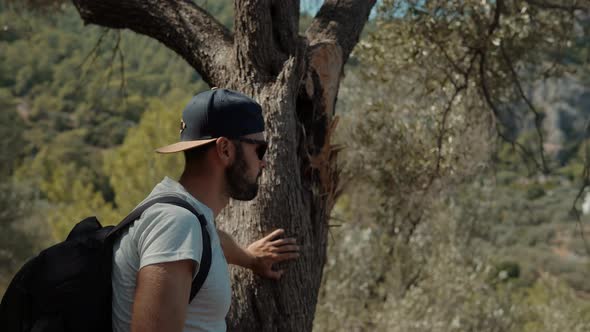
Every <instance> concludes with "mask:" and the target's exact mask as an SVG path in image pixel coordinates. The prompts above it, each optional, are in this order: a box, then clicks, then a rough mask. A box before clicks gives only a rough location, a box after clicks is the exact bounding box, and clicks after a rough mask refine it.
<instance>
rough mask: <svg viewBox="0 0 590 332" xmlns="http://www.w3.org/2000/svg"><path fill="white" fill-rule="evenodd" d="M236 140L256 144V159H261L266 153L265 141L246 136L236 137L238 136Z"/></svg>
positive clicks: (266, 143)
mask: <svg viewBox="0 0 590 332" xmlns="http://www.w3.org/2000/svg"><path fill="white" fill-rule="evenodd" d="M236 140H237V141H240V142H244V143H248V144H256V145H258V146H257V147H256V154H257V155H258V159H260V160H262V158H264V154H265V153H266V150H267V149H268V142H267V141H263V140H259V139H253V138H246V137H238V138H236Z"/></svg>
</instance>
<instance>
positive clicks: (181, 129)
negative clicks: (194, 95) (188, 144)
mask: <svg viewBox="0 0 590 332" xmlns="http://www.w3.org/2000/svg"><path fill="white" fill-rule="evenodd" d="M185 129H186V123H184V120H183V119H180V133H181V134H182V132H183V131H184V130H185Z"/></svg>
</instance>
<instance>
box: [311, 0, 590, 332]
mask: <svg viewBox="0 0 590 332" xmlns="http://www.w3.org/2000/svg"><path fill="white" fill-rule="evenodd" d="M497 3H498V2H494V1H492V2H490V1H427V2H424V1H404V2H402V1H384V2H383V6H382V8H381V11H380V14H379V16H378V19H377V20H376V22H375V25H376V29H374V30H372V31H371V32H369V33H368V34H367V36H366V38H365V39H364V40H362V41H361V43H360V44H359V45H358V46H357V48H356V49H355V52H354V57H355V58H356V60H357V62H356V66H354V67H352V66H351V67H348V68H347V69H348V70H347V75H346V76H345V78H344V81H343V84H342V86H341V89H340V94H339V113H340V115H341V118H342V119H341V120H342V121H341V122H340V123H342V124H343V126H342V127H341V128H340V129H341V131H340V132H339V133H338V135H339V136H338V139H339V143H341V144H343V145H344V146H345V147H346V148H347V149H346V150H344V152H343V153H342V154H341V162H342V163H343V164H344V170H343V176H342V177H343V179H344V181H346V182H345V185H346V188H345V190H344V194H343V196H342V197H341V200H340V201H338V202H337V204H336V207H335V209H334V211H333V216H334V219H336V220H341V221H342V220H343V221H342V222H343V224H342V225H341V227H339V228H335V229H334V231H333V238H332V241H331V242H330V247H329V248H330V249H329V250H330V251H329V254H328V263H327V265H326V268H325V270H324V283H323V288H322V291H321V296H320V300H319V304H318V310H317V312H316V321H315V322H314V324H315V326H314V328H315V329H317V330H321V331H324V330H327V331H340V330H383V331H385V330H386V331H523V330H525V329H529V328H530V330H531V331H532V330H536V331H564V330H584V329H585V328H587V323H588V321H590V316H588V315H587V313H585V312H579V311H578V313H580V314H581V315H582V317H583V318H581V319H576V320H574V321H568V317H569V314H568V311H570V310H571V309H572V307H569V306H568V305H565V304H564V305H563V306H562V307H559V306H558V305H554V304H551V301H552V300H547V299H546V300H547V301H545V302H543V303H539V305H538V306H531V305H530V304H529V303H528V302H527V301H528V300H527V299H528V298H529V294H530V293H534V292H541V291H542V292H552V293H553V294H555V296H562V295H563V297H561V298H560V300H559V301H555V302H556V303H557V302H559V303H563V302H561V301H564V302H565V301H567V300H566V299H571V298H570V297H569V296H570V295H571V296H574V290H575V291H577V292H586V291H587V290H586V288H587V287H585V286H584V285H582V282H581V281H582V280H588V277H590V274H589V273H590V270H588V262H589V260H588V254H587V253H585V252H584V250H583V249H582V248H581V246H580V244H579V243H577V242H576V241H574V240H573V239H575V238H576V235H575V233H572V231H573V230H575V227H576V225H575V224H574V223H572V221H573V220H572V218H571V216H570V215H569V210H570V208H571V204H572V201H573V199H574V198H575V195H576V192H577V188H575V187H574V186H573V183H572V182H571V180H576V179H579V176H580V174H581V172H579V171H578V170H579V168H576V171H577V172H578V173H574V174H572V175H571V176H570V179H567V178H566V177H563V176H561V175H560V174H554V175H543V176H541V175H540V176H531V175H532V174H535V171H536V169H537V168H540V163H541V157H540V154H539V152H540V146H539V136H538V132H537V131H536V129H534V127H533V124H534V119H533V118H534V115H533V114H532V113H531V110H530V107H528V106H527V105H526V102H525V101H524V100H523V98H522V95H521V94H520V93H519V89H518V87H519V85H520V86H522V87H524V89H525V91H529V90H528V89H532V88H533V86H534V84H535V81H536V80H537V79H538V78H539V77H542V75H541V74H542V73H545V74H546V75H547V76H544V78H547V77H557V76H559V75H561V74H563V73H564V71H567V70H569V69H572V67H569V66H570V65H572V63H571V62H568V61H566V60H564V59H565V58H567V56H566V57H565V58H564V57H563V54H566V53H568V52H570V51H571V52H577V50H579V49H582V48H584V47H585V46H581V47H580V46H579V45H583V43H582V44H579V42H580V41H579V40H578V37H577V35H576V33H575V32H574V29H573V27H574V25H575V24H578V23H579V22H577V19H576V18H574V17H572V16H568V14H567V13H566V12H565V11H562V12H560V11H558V10H557V11H552V10H548V9H542V8H540V7H538V6H531V5H530V4H529V3H530V2H527V1H510V2H502V3H503V4H504V6H503V8H502V10H501V11H500V12H498V13H499V14H500V20H499V21H497V23H494V21H495V20H494V11H495V6H496V4H497ZM583 26H587V23H586V25H583ZM574 41H575V42H574ZM570 42H571V44H570ZM568 45H569V46H568ZM571 45H574V46H573V47H574V49H571V48H568V47H570V46H571ZM576 45H578V46H576ZM586 45H587V44H586ZM576 47H577V48H576ZM555 51H559V52H561V53H560V55H559V56H557V53H556V52H555ZM575 66H580V63H578V64H577V65H575ZM511 67H513V68H516V69H515V72H516V73H517V75H518V80H516V79H515V75H514V72H513V71H512V69H513V68H511ZM568 68H569V69H568ZM575 68H583V67H581V66H580V67H575ZM548 69H549V70H548ZM584 70H586V69H582V71H584ZM584 79H585V78H584V74H579V75H578V76H577V77H576V80H578V81H582V80H584ZM527 93H528V92H527ZM568 102H569V101H568ZM491 111H493V112H491ZM544 111H545V110H539V114H540V117H541V118H543V117H546V116H547V114H546V113H545V112H544ZM490 113H492V114H493V117H491V116H490ZM581 113H582V112H579V113H577V114H578V115H579V116H578V119H585V117H583V116H582V115H581ZM531 128H533V129H531ZM490 129H498V130H499V132H500V133H501V134H502V135H503V136H504V137H505V138H507V139H510V140H514V143H515V144H507V143H504V142H502V141H498V140H497V139H496V138H495V137H494V136H495V133H493V132H492V131H491V130H490ZM574 136H575V135H574ZM565 137H566V139H572V137H573V136H568V135H565ZM568 143H569V142H568ZM572 144H575V146H574V145H572V146H571V147H568V149H569V150H568V151H570V152H569V154H570V155H569V156H568V157H563V156H554V155H551V154H548V155H546V156H545V157H546V158H547V160H546V162H547V165H548V166H549V167H559V166H560V165H562V164H560V163H564V162H565V164H566V165H567V163H568V162H570V161H572V160H573V159H574V158H573V157H572V156H573V155H575V153H573V151H575V149H576V148H577V146H578V144H579V143H573V142H572ZM523 148H524V149H525V150H527V152H528V153H523ZM494 152H495V153H494ZM523 156H524V158H523ZM490 157H492V158H490ZM580 164H582V165H583V163H580V161H578V166H579V165H580ZM578 166H576V167H578ZM566 167H567V166H566ZM564 171H565V169H564ZM572 173H573V172H572ZM527 176H530V177H527ZM576 248H577V249H576ZM576 250H577V251H576ZM547 273H551V275H552V276H555V278H557V279H558V280H559V282H560V283H561V284H560V285H561V286H559V287H557V286H555V285H553V284H547V283H545V281H544V280H545V279H544V277H541V279H539V278H540V276H543V275H545V274H547ZM539 285H541V286H539ZM556 287H557V289H560V290H556ZM568 294H569V295H568ZM584 294H586V293H584ZM572 303H575V304H572V305H574V306H586V305H587V301H585V300H583V299H580V298H576V299H575V301H572ZM547 306H550V307H551V308H552V309H551V310H553V311H554V312H553V314H552V319H553V320H555V322H552V323H551V324H549V322H542V323H541V325H539V324H537V323H538V322H541V321H542V320H541V319H539V318H538V316H537V315H542V314H544V313H543V312H544V310H546V309H545V308H546V307H547ZM531 324H532V325H531ZM535 324H537V325H535ZM531 326H535V327H537V329H533V328H532V327H531ZM557 327H563V328H557ZM566 327H567V328H566Z"/></svg>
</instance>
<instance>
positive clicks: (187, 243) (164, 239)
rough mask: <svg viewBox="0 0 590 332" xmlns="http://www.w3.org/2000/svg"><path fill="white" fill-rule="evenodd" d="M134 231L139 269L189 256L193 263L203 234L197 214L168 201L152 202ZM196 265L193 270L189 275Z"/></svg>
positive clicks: (198, 259)
mask: <svg viewBox="0 0 590 332" xmlns="http://www.w3.org/2000/svg"><path fill="white" fill-rule="evenodd" d="M139 222H140V223H139V225H138V226H139V227H138V229H137V231H136V233H135V240H136V241H137V248H138V254H139V268H140V269H141V268H142V267H144V266H147V265H152V264H158V263H167V262H174V261H179V260H185V259H191V260H193V261H195V262H196V263H197V264H198V263H200V261H201V254H202V252H203V238H202V236H203V234H202V232H201V225H200V224H199V221H198V219H197V217H196V216H195V215H194V214H192V213H191V212H190V211H188V210H186V209H183V208H181V207H178V206H174V205H170V204H155V205H154V206H152V207H151V208H149V209H148V210H146V211H145V212H144V214H143V215H142V217H141V219H140V220H139ZM197 271H198V268H197V269H195V272H194V274H193V277H194V276H195V275H196V273H197Z"/></svg>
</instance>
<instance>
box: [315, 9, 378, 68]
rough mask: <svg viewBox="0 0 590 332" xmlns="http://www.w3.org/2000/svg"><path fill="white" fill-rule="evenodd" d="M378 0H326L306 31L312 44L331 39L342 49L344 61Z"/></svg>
mask: <svg viewBox="0 0 590 332" xmlns="http://www.w3.org/2000/svg"><path fill="white" fill-rule="evenodd" d="M375 2H376V0H325V1H324V4H323V5H322V7H321V8H320V11H319V12H318V13H317V15H316V16H315V18H314V19H313V21H312V23H311V25H310V26H309V28H308V29H307V31H306V35H307V38H308V39H309V41H310V45H314V44H317V43H322V42H327V41H331V42H334V43H336V44H337V45H339V46H340V47H341V49H342V56H343V62H344V63H346V60H347V59H348V57H349V55H350V52H352V49H353V48H354V46H355V45H356V44H357V42H358V40H359V38H360V35H361V32H362V30H363V27H364V25H365V23H366V22H367V19H368V18H369V13H370V12H371V8H373V6H374V5H375Z"/></svg>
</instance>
